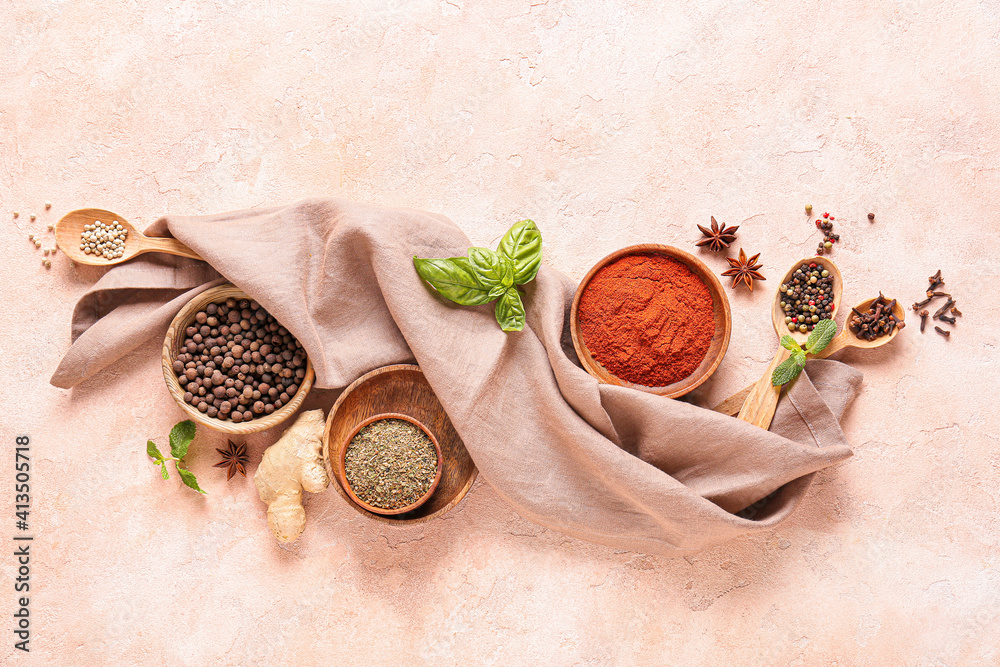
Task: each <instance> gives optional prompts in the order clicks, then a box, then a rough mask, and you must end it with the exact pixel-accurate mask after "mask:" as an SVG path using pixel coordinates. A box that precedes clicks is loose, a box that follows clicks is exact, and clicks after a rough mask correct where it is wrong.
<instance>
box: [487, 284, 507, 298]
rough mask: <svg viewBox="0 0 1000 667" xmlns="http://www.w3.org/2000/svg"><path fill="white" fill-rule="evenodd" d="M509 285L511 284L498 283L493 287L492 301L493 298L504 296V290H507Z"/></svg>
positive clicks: (491, 292)
mask: <svg viewBox="0 0 1000 667" xmlns="http://www.w3.org/2000/svg"><path fill="white" fill-rule="evenodd" d="M508 287H509V285H502V284H501V285H497V286H496V287H494V288H493V289H491V290H490V301H492V300H493V299H499V298H500V297H502V296H503V295H504V292H506V291H507V289H508Z"/></svg>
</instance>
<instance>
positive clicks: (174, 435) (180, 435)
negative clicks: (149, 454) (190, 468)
mask: <svg viewBox="0 0 1000 667" xmlns="http://www.w3.org/2000/svg"><path fill="white" fill-rule="evenodd" d="M194 432H195V425H194V422H193V421H191V420H190V419H188V420H185V421H182V422H179V423H177V424H174V427H173V428H172V429H170V455H171V456H173V457H174V458H175V459H182V458H184V455H185V454H187V450H188V445H190V444H191V441H192V440H194Z"/></svg>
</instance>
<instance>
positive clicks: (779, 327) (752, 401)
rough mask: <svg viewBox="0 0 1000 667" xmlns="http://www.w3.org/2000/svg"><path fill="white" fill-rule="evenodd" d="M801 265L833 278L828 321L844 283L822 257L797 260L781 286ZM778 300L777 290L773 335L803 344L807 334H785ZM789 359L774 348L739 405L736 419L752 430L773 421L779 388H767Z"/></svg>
mask: <svg viewBox="0 0 1000 667" xmlns="http://www.w3.org/2000/svg"><path fill="white" fill-rule="evenodd" d="M803 264H816V266H817V268H819V270H823V269H826V270H827V271H829V272H830V277H831V278H833V284H832V287H833V310H832V311H831V312H830V315H829V317H830V319H832V318H833V317H834V316H835V315H836V314H837V308H838V307H839V306H840V295H841V294H842V293H843V291H844V290H843V288H844V280H843V278H842V277H841V275H840V269H838V268H837V265H836V264H834V263H833V262H832V261H830V260H829V259H826V258H825V257H809V258H807V259H800V260H799V261H797V262H795V264H794V265H793V266H792V268H790V269H789V270H788V273H786V274H785V277H784V278H782V279H781V282H782V284H786V283H789V282H791V279H792V274H793V273H795V270H796V269H798V268H799V267H800V266H801V265H803ZM781 300H782V294H781V289H780V288H779V289H778V290H777V292H776V293H775V296H774V305H773V307H772V308H771V321H772V322H773V324H774V331H775V333H777V334H778V337H779V338H780V337H781V336H784V335H786V334H787V335H789V336H791V337H792V338H794V339H795V341H796V342H798V343H804V342H806V339H808V338H809V332H805V333H802V332H799V331H796V332H794V333H792V332H791V331H789V330H788V326H787V325H786V324H785V311H784V310H782V308H781ZM789 356H791V352H789V351H788V350H786V349H785V348H783V347H781V346H779V347H778V351H777V352H776V353H775V355H774V359H772V360H771V363H770V365H769V366H768V367H767V370H766V371H764V375H763V376H762V377H761V378H760V380H758V381H757V383H756V384H754V386H753V389H751V390H750V394H749V395H748V396H747V399H746V401H744V402H743V407H742V408H741V409H740V414H739V415H738V417H739V419H742V420H743V421H745V422H750V423H751V424H754V425H755V426H760V427H761V428H763V429H767V428H768V427H769V426H770V425H771V419H772V418H773V417H774V409H775V408H776V407H777V406H778V395H779V394H781V387H773V386H771V374H772V373H773V372H774V369H775V368H777V367H778V365H779V364H780V363H781V362H782V361H784V360H785V359H787V358H788V357H789Z"/></svg>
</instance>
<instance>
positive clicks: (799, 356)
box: [792, 347, 806, 368]
mask: <svg viewBox="0 0 1000 667" xmlns="http://www.w3.org/2000/svg"><path fill="white" fill-rule="evenodd" d="M792 359H793V360H794V361H795V365H796V366H798V367H799V368H802V367H803V366H805V365H806V353H805V352H803V350H802V348H801V347H800V348H799V349H798V350H796V351H795V352H792Z"/></svg>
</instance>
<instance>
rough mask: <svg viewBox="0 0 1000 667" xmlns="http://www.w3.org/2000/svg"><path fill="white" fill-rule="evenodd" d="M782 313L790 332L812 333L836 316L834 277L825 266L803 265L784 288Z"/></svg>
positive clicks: (782, 289) (782, 292)
mask: <svg viewBox="0 0 1000 667" xmlns="http://www.w3.org/2000/svg"><path fill="white" fill-rule="evenodd" d="M780 289H781V304H780V305H781V309H782V310H783V311H784V312H785V325H786V326H787V327H788V330H789V331H798V332H800V333H805V332H807V331H812V330H813V329H814V328H815V327H816V323H817V322H819V321H820V320H828V319H830V318H831V317H832V315H833V277H832V276H831V275H830V272H829V271H828V270H827V269H825V268H823V266H822V265H821V264H818V263H816V262H810V263H809V264H802V265H801V266H800V267H799V268H797V269H795V271H794V273H792V277H791V280H789V281H788V282H787V283H782V284H781V287H780Z"/></svg>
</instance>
